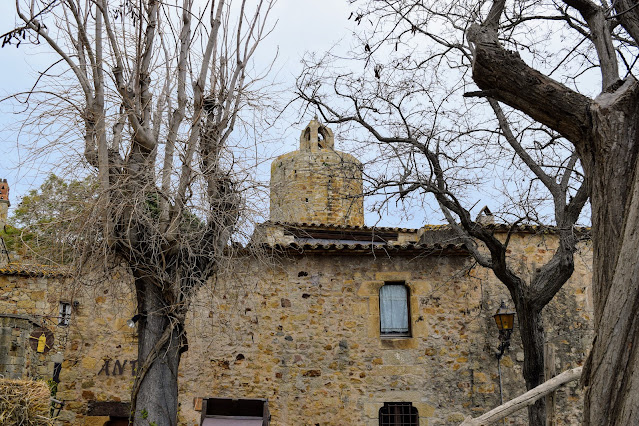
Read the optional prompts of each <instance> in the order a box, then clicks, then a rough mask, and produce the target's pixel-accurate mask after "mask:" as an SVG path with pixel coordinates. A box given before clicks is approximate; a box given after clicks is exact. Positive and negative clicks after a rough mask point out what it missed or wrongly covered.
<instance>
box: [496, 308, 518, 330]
mask: <svg viewBox="0 0 639 426" xmlns="http://www.w3.org/2000/svg"><path fill="white" fill-rule="evenodd" d="M493 318H494V319H495V323H496V324H497V328H498V329H499V330H504V331H509V330H512V329H513V326H514V323H515V313H514V312H512V311H510V310H509V309H508V308H507V307H506V304H505V303H504V301H503V300H502V302H501V306H500V307H499V309H497V312H496V313H495V315H494V316H493Z"/></svg>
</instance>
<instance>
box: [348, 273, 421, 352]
mask: <svg viewBox="0 0 639 426" xmlns="http://www.w3.org/2000/svg"><path fill="white" fill-rule="evenodd" d="M371 278H373V279H372V280H362V281H361V282H360V283H359V287H358V289H357V295H358V296H359V297H360V298H361V299H360V300H361V302H362V304H363V306H362V308H363V312H365V315H366V318H367V320H366V323H367V324H366V334H367V336H368V338H370V339H375V340H377V341H378V342H379V345H380V348H386V349H416V348H417V347H418V346H419V342H420V341H422V340H423V339H425V338H427V336H428V333H429V332H428V325H427V322H426V321H424V318H423V317H422V315H421V314H420V308H419V295H420V294H427V293H428V292H429V291H430V283H429V282H428V281H425V280H424V279H423V278H422V277H413V274H412V273H411V272H409V271H388V272H386V271H384V272H376V273H375V274H374V275H373V277H371ZM390 281H404V284H405V285H406V286H407V287H408V288H409V290H410V293H409V299H410V311H411V316H412V317H411V318H410V327H411V333H412V335H411V336H410V337H393V336H383V335H380V329H379V324H380V319H379V289H380V287H381V286H383V285H384V283H385V282H390Z"/></svg>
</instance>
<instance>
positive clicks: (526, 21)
mask: <svg viewBox="0 0 639 426" xmlns="http://www.w3.org/2000/svg"><path fill="white" fill-rule="evenodd" d="M502 3H503V2H502ZM357 4H358V5H359V8H357V9H356V10H355V11H354V12H353V14H352V15H351V19H353V20H354V21H355V22H356V23H357V25H358V27H359V28H361V31H359V32H358V39H357V40H356V47H355V49H354V50H353V51H352V52H350V57H349V62H348V63H345V62H344V61H342V60H341V59H340V58H341V55H332V54H330V53H329V54H326V55H325V56H323V57H320V58H315V57H308V58H307V60H306V68H305V72H304V73H303V74H302V75H301V76H300V77H299V78H298V81H297V91H298V95H299V97H300V98H301V99H302V100H303V101H304V102H307V103H310V104H311V105H313V107H314V108H317V109H318V111H319V112H320V114H322V116H323V118H324V120H326V121H328V122H331V123H344V124H346V125H347V126H349V127H350V128H351V129H353V128H357V129H362V130H364V131H365V133H363V134H362V133H361V132H360V133H358V134H356V135H355V136H354V137H355V138H357V137H359V138H360V139H363V140H364V142H365V145H366V146H367V150H368V152H370V151H371V149H370V148H371V147H375V148H376V152H377V157H376V158H375V159H374V160H373V162H374V163H375V164H376V167H372V169H373V172H372V173H371V172H369V178H370V184H371V185H370V186H371V188H370V189H371V191H373V192H375V191H377V192H382V193H383V194H384V196H385V198H384V201H385V202H388V201H391V200H397V199H401V200H409V201H411V202H412V203H413V205H414V204H415V203H416V202H417V200H421V202H424V203H425V202H428V200H429V199H431V200H433V199H434V201H435V205H436V206H438V207H439V210H440V211H441V212H442V213H443V215H444V217H445V218H446V220H447V221H448V223H449V224H450V226H451V227H452V228H454V229H456V230H457V233H458V235H459V237H460V238H462V239H463V240H464V241H465V242H466V244H467V246H468V247H469V248H470V249H471V251H472V254H473V257H474V258H475V260H476V261H477V263H478V264H480V265H481V266H484V267H487V268H490V269H492V270H493V271H494V273H495V275H496V276H497V278H499V279H500V280H501V281H502V282H503V283H504V284H505V286H506V287H507V289H508V291H509V293H510V295H511V297H512V300H513V302H514V304H515V306H516V309H517V313H518V321H519V325H520V331H521V335H522V342H523V344H524V353H525V362H524V378H525V380H526V385H527V387H528V388H529V389H532V388H534V387H535V386H537V385H539V384H540V383H542V382H543V381H544V377H543V365H544V364H543V363H544V360H543V343H544V340H545V338H544V332H543V324H542V320H541V312H542V309H543V308H544V306H546V304H548V302H550V300H551V299H552V298H553V297H554V295H555V294H556V293H557V291H559V290H560V289H561V287H562V285H563V284H564V283H565V282H566V281H567V280H568V278H569V277H570V275H571V274H572V271H573V269H574V253H575V251H576V249H577V247H576V245H577V242H578V241H579V239H580V238H581V236H580V235H579V234H578V233H577V232H575V225H576V223H577V221H578V220H579V218H580V215H581V212H582V210H583V208H584V206H585V204H586V202H587V201H588V197H589V194H590V187H589V181H588V179H585V178H584V174H583V171H582V167H581V161H580V156H579V153H578V152H576V151H575V149H574V147H573V145H572V144H571V141H570V140H567V139H566V135H565V134H564V133H563V132H562V130H561V129H558V128H556V127H552V126H549V125H548V124H547V123H546V122H543V121H542V122H538V121H535V120H534V119H531V117H530V116H529V115H527V114H522V113H521V112H520V111H518V110H517V109H513V108H510V107H509V106H508V105H504V104H502V103H500V102H499V101H503V99H499V98H497V97H493V96H492V95H491V92H490V91H478V90H477V87H476V84H475V81H474V79H473V68H472V67H473V63H474V61H475V56H476V46H475V44H473V43H471V42H470V41H469V40H468V38H467V30H468V28H469V25H470V24H472V23H473V22H484V21H485V20H487V19H489V18H488V17H490V16H492V14H493V13H494V11H493V12H491V11H490V4H488V3H487V2H480V3H477V2H466V1H452V2H421V1H420V2H414V1H409V2H406V1H391V0H379V1H362V2H357ZM505 11H506V12H505V19H502V20H501V23H500V26H499V28H500V39H499V41H498V42H499V43H503V45H504V46H505V48H509V49H513V50H517V51H520V52H524V54H526V55H528V56H529V57H530V60H531V61H534V62H540V61H542V66H544V67H546V68H549V69H548V72H549V73H550V74H553V73H556V74H557V75H558V76H559V77H560V78H561V79H562V80H563V81H564V83H566V84H571V85H580V84H581V83H582V80H584V79H585V78H586V77H587V76H589V72H590V71H589V70H590V68H591V67H592V62H591V59H590V62H588V61H584V58H589V57H590V56H588V55H589V52H588V50H587V49H581V50H580V45H579V40H577V42H576V43H575V44H569V45H568V47H565V48H564V47H563V46H564V45H562V47H559V48H555V47H554V45H553V43H555V44H556V43H557V41H558V40H562V39H564V40H565V39H566V37H571V35H570V34H569V33H570V31H577V30H580V31H582V32H583V28H584V24H582V23H581V21H580V20H577V21H575V22H573V21H574V19H575V18H574V17H573V16H572V15H571V12H570V11H569V8H567V7H566V6H565V5H560V4H557V3H552V2H546V3H544V2H534V4H533V3H530V2H514V4H512V5H509V7H507V8H506V9H505ZM578 34H581V33H579V32H578ZM580 37H583V35H582V36H580ZM568 39H570V38H568ZM570 40H571V39H570ZM553 49H554V50H553ZM551 51H552V54H554V55H556V57H557V58H560V59H558V60H557V61H552V60H551V58H550V57H549V56H550V53H549V52H551ZM511 54H513V53H511ZM567 60H570V61H569V62H570V63H569V64H568V63H567V62H566V61H567ZM495 78H499V76H498V75H496V76H495ZM586 90H588V87H587V86H586ZM540 107H542V108H543V105H540ZM524 112H526V111H524ZM532 118H536V117H534V116H533V117H532ZM358 135H359V136H358ZM380 164H381V166H380ZM491 185H492V186H495V185H497V191H494V190H493V191H492V193H493V195H494V194H495V192H501V193H502V194H501V196H502V200H504V201H503V202H504V204H502V205H499V204H498V203H496V202H495V201H493V200H490V202H489V203H490V204H492V207H494V208H493V213H494V214H495V215H497V216H498V217H499V218H500V219H499V220H502V221H507V222H509V223H511V224H512V225H513V229H514V228H515V227H516V226H517V225H518V224H520V223H531V222H532V223H537V224H540V225H542V224H545V225H549V224H552V225H555V226H556V227H557V228H556V229H557V232H558V235H559V246H558V248H557V249H556V251H555V253H554V256H553V258H552V259H551V260H550V261H549V262H548V263H547V264H545V265H543V266H541V267H540V268H538V269H537V270H536V271H532V273H531V274H530V275H527V274H522V272H521V271H519V270H518V267H517V266H518V265H516V264H514V263H512V262H511V261H510V260H509V259H508V255H507V252H508V244H509V242H510V235H509V236H508V237H507V238H506V239H505V240H499V239H498V238H496V237H495V235H493V234H492V231H491V229H490V228H487V227H486V226H484V224H482V223H480V221H479V220H477V219H475V218H474V215H476V214H477V213H478V211H479V209H480V208H481V207H482V206H483V205H484V204H485V201H484V202H482V203H481V204H479V202H480V201H479V200H478V199H479V198H480V195H478V194H482V195H483V196H484V197H488V198H489V197H490V195H491V194H490V192H491V191H490V190H488V191H486V190H485V189H484V190H483V189H482V187H484V188H485V187H486V186H491ZM489 199H490V198H489ZM473 208H475V213H474V214H473V215H471V211H472V209H473ZM529 419H530V420H529V421H530V424H533V425H541V424H544V423H545V413H544V401H543V400H540V401H538V402H537V403H536V404H535V405H534V406H532V407H530V409H529Z"/></svg>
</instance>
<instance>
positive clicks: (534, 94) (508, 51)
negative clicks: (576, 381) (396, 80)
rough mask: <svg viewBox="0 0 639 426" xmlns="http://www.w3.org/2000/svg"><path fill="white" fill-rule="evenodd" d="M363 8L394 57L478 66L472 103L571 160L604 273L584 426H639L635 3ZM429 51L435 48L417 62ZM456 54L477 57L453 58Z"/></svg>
mask: <svg viewBox="0 0 639 426" xmlns="http://www.w3.org/2000/svg"><path fill="white" fill-rule="evenodd" d="M362 3H363V4H364V5H363V6H362V8H361V10H360V11H358V12H357V13H356V14H355V19H356V20H357V21H358V22H359V23H363V24H364V25H368V23H369V22H370V24H371V27H372V28H374V29H378V30H379V31H380V32H381V33H384V35H383V36H382V37H381V39H383V40H384V42H385V45H386V46H389V45H390V46H389V47H390V49H392V48H393V47H394V46H402V47H404V46H407V47H409V48H411V52H414V54H415V56H413V57H412V60H410V61H408V63H409V64H410V65H411V66H413V67H414V68H420V67H421V66H422V64H424V63H427V62H429V61H430V62H431V63H432V61H435V62H436V64H437V66H436V67H435V68H437V69H440V70H441V69H445V70H447V71H448V72H449V73H451V74H452V75H453V76H458V75H459V74H460V67H461V68H464V66H465V65H471V66H472V81H473V82H474V84H476V86H478V87H479V89H480V91H479V92H477V91H476V89H471V88H470V87H468V88H469V89H470V90H472V91H473V92H474V93H470V94H471V95H472V96H480V97H485V98H490V99H493V100H495V101H498V102H502V103H504V104H507V105H509V106H510V107H511V108H513V109H514V110H516V111H519V112H520V113H521V114H522V115H525V116H526V117H528V118H530V119H531V120H534V121H535V122H537V123H539V124H541V125H543V126H546V127H547V128H548V129H550V130H551V131H553V132H555V133H556V134H559V135H561V136H562V137H563V138H565V140H567V141H568V143H569V144H570V145H571V146H572V148H573V149H574V152H575V153H576V154H577V156H578V158H579V160H580V162H581V165H582V167H583V170H584V178H585V182H586V183H587V184H588V187H589V188H590V189H589V191H588V192H589V195H590V200H591V204H592V230H593V236H592V238H593V245H594V271H595V273H594V282H593V297H594V309H595V315H594V322H595V338H594V341H593V348H592V350H591V352H590V355H589V358H588V361H587V363H586V365H585V368H584V373H583V381H584V384H585V385H586V387H587V389H586V393H585V412H584V424H587V425H590V424H592V425H603V424H606V425H629V424H639V410H637V408H636V407H637V406H638V405H639V404H638V403H639V400H638V399H639V392H638V390H639V369H637V363H639V356H638V352H639V343H638V340H637V330H638V328H639V318H638V317H637V315H636V310H637V304H638V302H637V301H638V300H639V289H638V288H637V285H636V283H637V280H638V278H637V277H638V276H639V269H638V266H637V265H638V264H639V262H638V261H637V253H639V250H638V248H639V247H638V246H639V237H638V234H637V232H636V231H635V229H636V223H637V212H638V211H639V192H638V191H637V188H638V186H637V184H636V182H637V180H639V173H637V154H638V151H639V139H638V134H637V132H638V130H637V129H638V127H637V125H636V122H637V117H638V114H639V110H638V108H637V101H638V100H639V96H638V93H639V83H637V80H636V78H635V77H634V73H635V72H636V67H637V58H638V56H637V53H638V52H637V43H638V42H639V8H637V7H636V4H635V2H632V1H629V0H617V1H614V2H612V3H611V4H610V3H608V2H605V1H601V2H596V1H594V0H563V1H549V2H544V1H540V2H523V1H512V2H506V1H505V0H494V1H489V2H467V1H464V0H459V1H444V2H422V1H395V0H372V1H366V2H362ZM372 18H375V19H372ZM369 19H370V21H369ZM362 41H363V42H366V39H364V40H362ZM388 42H390V43H388ZM423 45H430V46H438V47H437V48H433V49H432V50H427V51H426V52H427V53H428V54H427V55H420V54H419V52H424V50H420V49H421V48H422V46H423ZM366 46H368V49H369V50H370V51H371V52H374V51H376V49H378V47H379V46H380V45H375V44H370V43H367V45H366ZM366 46H364V47H366ZM459 48H461V49H468V50H469V51H470V53H471V56H470V57H469V58H464V57H463V55H457V56H456V57H455V56H454V55H453V56H451V54H452V53H454V52H456V51H459ZM416 56H419V57H418V58H416ZM375 65H378V64H375V63H374V62H371V65H370V66H375ZM440 75H441V73H440ZM622 76H623V77H622ZM593 80H594V81H600V82H601V85H600V86H599V88H596V87H593ZM465 85H466V84H465V83H463V84H462V86H465ZM597 92H601V93H600V94H599V95H597V96H595V95H596V94H597Z"/></svg>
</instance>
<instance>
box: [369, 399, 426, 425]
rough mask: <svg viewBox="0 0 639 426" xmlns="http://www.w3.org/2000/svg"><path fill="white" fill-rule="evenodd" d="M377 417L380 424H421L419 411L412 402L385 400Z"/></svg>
mask: <svg viewBox="0 0 639 426" xmlns="http://www.w3.org/2000/svg"><path fill="white" fill-rule="evenodd" d="M391 410H392V411H395V412H391ZM377 418H378V421H379V426H419V411H418V410H417V407H415V406H413V403H412V402H384V405H383V406H382V407H381V408H380V409H379V411H378V414H377Z"/></svg>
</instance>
